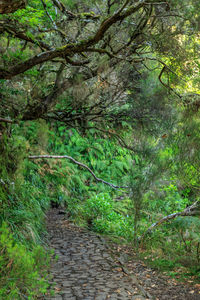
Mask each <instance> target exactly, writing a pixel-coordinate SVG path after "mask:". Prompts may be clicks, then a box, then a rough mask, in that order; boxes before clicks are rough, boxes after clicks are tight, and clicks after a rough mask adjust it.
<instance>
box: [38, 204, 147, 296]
mask: <svg viewBox="0 0 200 300" xmlns="http://www.w3.org/2000/svg"><path fill="white" fill-rule="evenodd" d="M48 232H49V234H50V247H51V248H54V249H55V254H56V255H57V256H58V259H57V260H56V261H55V262H54V263H53V265H52V268H51V276H52V279H51V284H52V286H53V289H54V290H55V295H54V296H46V297H45V298H43V299H51V300H53V299H55V300H108V299H109V300H128V299H131V300H145V299H151V298H149V297H147V296H146V295H145V293H144V291H141V289H140V288H139V287H138V285H137V283H136V281H135V279H134V278H133V277H131V276H129V275H127V274H126V273H125V272H124V271H123V268H122V267H121V265H120V263H119V262H117V261H116V260H114V259H113V258H112V257H111V256H110V254H109V251H108V249H107V247H106V245H105V244H104V243H103V241H102V240H101V238H99V237H98V236H97V235H95V234H94V233H91V232H88V231H86V230H84V229H80V228H79V227H77V226H74V225H73V224H71V223H70V222H69V221H68V220H66V218H65V217H64V216H63V215H59V214H58V210H56V209H52V210H51V211H50V212H49V215H48Z"/></svg>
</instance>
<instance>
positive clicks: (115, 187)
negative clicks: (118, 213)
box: [28, 155, 128, 189]
mask: <svg viewBox="0 0 200 300" xmlns="http://www.w3.org/2000/svg"><path fill="white" fill-rule="evenodd" d="M28 158H29V159H40V158H53V159H69V160H71V161H72V162H73V163H75V164H76V165H78V166H80V167H83V168H85V169H87V170H88V171H89V172H90V173H91V174H92V176H93V177H94V178H95V180H96V181H98V182H102V183H104V184H107V185H109V186H110V187H112V188H114V189H126V188H128V186H118V185H114V184H112V183H109V182H107V181H105V180H103V179H101V178H98V177H97V176H96V175H95V174H94V172H93V171H92V170H91V169H90V168H89V167H88V166H86V165H85V164H83V163H81V162H79V161H77V160H75V159H74V158H73V157H71V156H68V155H31V156H29V157H28Z"/></svg>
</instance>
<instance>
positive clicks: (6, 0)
mask: <svg viewBox="0 0 200 300" xmlns="http://www.w3.org/2000/svg"><path fill="white" fill-rule="evenodd" d="M26 4H27V1H26V0H0V14H9V13H13V12H15V11H16V10H18V9H21V8H25V6H26Z"/></svg>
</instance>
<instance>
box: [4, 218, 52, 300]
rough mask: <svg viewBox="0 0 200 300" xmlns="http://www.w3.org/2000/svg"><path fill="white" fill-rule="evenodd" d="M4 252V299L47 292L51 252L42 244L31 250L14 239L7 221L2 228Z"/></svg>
mask: <svg viewBox="0 0 200 300" xmlns="http://www.w3.org/2000/svg"><path fill="white" fill-rule="evenodd" d="M0 253H1V256H0V274H1V278H0V299H5V300H6V299H7V300H11V299H13V300H14V299H15V300H17V299H35V297H36V296H37V295H39V294H44V293H45V292H46V290H47V287H48V283H47V280H46V277H47V268H48V265H49V258H50V255H47V253H45V251H44V250H43V248H42V247H40V246H35V247H33V249H32V251H30V250H28V249H27V248H26V247H25V245H23V244H21V243H19V242H16V241H15V240H14V238H13V235H12V234H11V233H10V230H9V228H8V225H7V224H6V223H5V222H4V223H3V224H2V227H1V228H0Z"/></svg>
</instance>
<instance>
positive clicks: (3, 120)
mask: <svg viewBox="0 0 200 300" xmlns="http://www.w3.org/2000/svg"><path fill="white" fill-rule="evenodd" d="M0 122H5V123H13V121H12V120H9V119H4V118H0Z"/></svg>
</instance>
